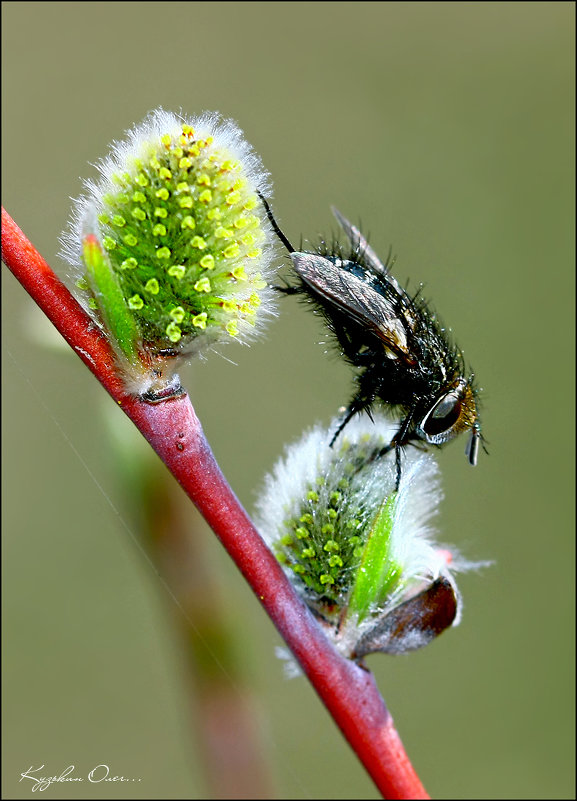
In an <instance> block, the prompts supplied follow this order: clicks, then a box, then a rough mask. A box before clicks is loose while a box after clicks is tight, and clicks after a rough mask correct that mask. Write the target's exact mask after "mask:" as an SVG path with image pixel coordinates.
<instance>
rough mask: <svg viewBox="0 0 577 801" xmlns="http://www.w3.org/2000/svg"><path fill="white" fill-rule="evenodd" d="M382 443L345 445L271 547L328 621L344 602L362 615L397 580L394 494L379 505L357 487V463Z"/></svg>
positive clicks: (359, 481)
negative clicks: (393, 545) (393, 546)
mask: <svg viewBox="0 0 577 801" xmlns="http://www.w3.org/2000/svg"><path fill="white" fill-rule="evenodd" d="M380 447H381V445H380V444H379V445H378V447H377V448H375V441H374V440H372V441H371V440H368V441H365V442H359V443H356V444H354V445H351V444H349V443H345V444H344V445H342V446H341V449H340V453H338V463H336V469H333V470H331V469H329V470H328V471H327V472H326V473H325V474H323V475H322V476H318V477H317V479H316V480H315V481H314V482H313V484H311V486H310V487H309V488H308V489H306V490H305V493H304V498H303V501H302V503H301V506H300V509H299V510H298V513H297V514H296V515H295V517H293V518H290V519H287V520H286V521H285V524H284V526H285V531H284V533H283V534H282V535H281V537H280V538H279V539H278V540H277V542H276V544H275V547H274V550H275V553H276V556H277V558H278V559H279V561H280V562H281V564H283V565H284V566H285V567H287V568H289V569H291V570H292V571H293V572H294V573H295V576H296V581H297V582H299V583H302V585H304V587H303V588H304V589H305V590H306V595H307V600H308V602H309V603H310V605H311V606H313V607H314V608H316V609H317V611H319V612H320V613H321V614H322V615H323V617H325V618H326V619H335V620H336V619H337V618H339V617H340V616H341V614H342V612H343V610H344V609H345V608H347V614H349V613H350V614H354V615H356V616H357V617H358V618H359V619H362V618H363V617H364V616H366V615H367V614H368V613H369V612H370V611H371V610H374V609H375V608H376V607H377V606H378V605H382V603H383V602H386V599H387V597H388V596H389V594H390V593H391V592H393V591H394V589H396V587H397V586H398V584H399V582H400V578H401V569H400V566H399V565H398V564H397V563H396V562H395V561H394V560H393V559H392V557H391V534H392V526H393V519H394V518H393V514H394V509H395V503H396V497H397V496H396V493H394V492H393V493H391V494H390V495H389V496H388V497H387V498H385V499H384V500H382V502H381V503H380V504H379V502H378V501H375V500H374V499H373V498H372V497H371V496H370V495H367V494H366V493H364V492H363V491H362V487H363V481H364V477H363V470H362V466H363V464H366V465H368V466H369V469H370V465H371V462H372V458H373V457H374V454H375V452H377V451H378V449H380ZM336 457H337V455H335V458H336Z"/></svg>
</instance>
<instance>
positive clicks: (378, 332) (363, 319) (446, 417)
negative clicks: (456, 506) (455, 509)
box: [260, 195, 484, 489]
mask: <svg viewBox="0 0 577 801" xmlns="http://www.w3.org/2000/svg"><path fill="white" fill-rule="evenodd" d="M260 198H261V200H262V203H263V205H264V208H265V210H266V213H267V215H268V218H269V221H270V223H271V225H272V227H273V229H274V231H275V233H276V235H277V236H278V238H279V239H280V241H281V242H282V243H283V245H284V246H285V247H286V249H287V250H288V252H289V254H290V257H291V260H292V265H293V268H294V270H295V272H296V275H297V278H298V283H297V284H296V285H287V286H285V287H277V289H278V290H279V291H281V292H283V293H285V294H291V295H300V296H303V297H306V298H307V299H308V300H310V301H312V303H313V304H314V306H315V307H316V308H317V309H318V310H319V311H320V312H321V313H322V314H323V316H324V319H325V321H326V323H327V326H328V328H329V330H330V331H331V332H332V333H333V335H334V337H335V340H336V342H337V344H338V347H339V350H340V352H341V353H342V355H343V356H344V358H345V359H346V360H347V361H348V362H349V363H350V364H351V365H352V366H353V367H354V368H356V370H357V375H356V379H355V380H356V385H357V386H356V392H355V394H354V396H353V398H352V400H351V402H350V403H349V405H348V407H347V409H346V412H345V414H344V416H343V418H342V420H341V422H340V425H339V427H338V428H337V430H336V432H335V434H334V436H333V438H332V440H331V443H330V444H331V445H333V444H334V442H335V440H336V438H337V437H338V435H339V434H340V433H341V431H342V430H343V429H344V428H345V426H346V425H347V423H348V422H349V421H350V420H351V418H352V417H353V416H354V415H355V414H358V413H359V412H363V411H364V412H367V413H368V414H369V415H370V413H371V409H372V407H373V405H374V404H375V403H376V402H380V403H381V404H383V405H384V407H385V408H386V409H387V410H388V411H389V412H390V413H392V414H396V415H400V424H399V429H398V431H397V433H396V434H395V436H394V438H393V440H392V442H391V443H390V445H388V446H386V447H385V448H383V450H382V451H381V453H385V452H387V451H390V450H391V449H392V448H394V449H395V458H396V466H397V489H398V487H399V482H400V478H401V452H402V448H403V447H404V446H405V445H408V444H415V445H417V444H418V443H419V441H420V442H422V443H427V444H429V445H435V446H438V447H440V446H442V445H444V444H445V443H446V442H448V441H449V440H451V439H453V438H454V437H456V436H457V434H459V433H460V432H462V431H469V440H468V444H467V448H466V451H465V453H466V455H467V457H468V459H469V462H470V463H471V464H473V465H474V464H476V462H477V453H478V450H479V445H480V444H481V445H482V446H483V448H484V444H483V438H482V435H481V426H480V422H479V417H478V410H477V407H478V401H477V396H478V389H477V388H476V386H475V383H474V377H473V375H472V374H470V375H469V376H468V377H466V370H465V362H464V359H463V355H462V353H461V351H460V350H459V348H457V347H456V346H455V345H454V344H453V343H452V342H451V341H450V340H449V338H448V337H447V334H446V331H445V329H444V328H443V327H442V326H441V325H440V323H439V321H438V319H437V317H436V315H435V314H433V312H432V311H431V310H430V308H429V306H428V304H427V302H426V301H425V300H424V298H423V297H422V296H421V294H420V291H418V292H417V293H416V294H414V295H413V296H410V295H409V294H408V293H407V291H406V290H405V289H404V288H403V287H401V286H400V284H399V283H398V281H397V280H396V279H395V278H394V276H393V275H391V272H390V270H391V267H392V266H393V264H394V259H391V254H390V252H389V256H388V258H387V260H386V261H385V262H384V263H383V262H382V261H381V260H380V259H379V257H378V256H377V254H376V253H375V252H374V250H373V249H372V248H371V247H370V246H369V244H368V242H367V240H366V239H365V237H364V236H363V235H362V234H361V232H360V230H359V229H358V228H357V227H356V226H354V225H352V224H351V223H350V222H349V221H348V220H347V219H346V218H345V217H343V215H342V214H341V213H340V212H339V211H337V209H335V208H333V209H332V211H333V214H334V215H335V217H336V219H337V221H338V223H339V225H340V226H341V228H342V229H343V231H344V233H345V234H346V236H347V239H348V241H349V245H348V249H347V250H345V249H344V248H342V246H341V245H340V244H339V243H338V242H334V243H333V245H332V246H331V247H330V248H328V247H327V246H326V244H323V245H322V246H321V248H319V249H318V251H317V252H315V253H309V252H304V251H296V250H295V248H293V246H292V245H291V243H290V241H289V240H288V239H287V237H286V236H285V235H284V233H283V232H282V231H281V229H280V228H279V226H278V223H277V222H276V220H275V219H274V216H273V214H272V211H271V209H270V207H269V205H268V203H267V201H266V200H265V198H264V197H263V196H262V195H260Z"/></svg>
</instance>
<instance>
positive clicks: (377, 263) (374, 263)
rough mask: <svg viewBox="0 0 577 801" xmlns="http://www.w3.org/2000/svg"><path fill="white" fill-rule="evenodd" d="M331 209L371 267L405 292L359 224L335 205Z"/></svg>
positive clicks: (399, 291) (352, 243)
mask: <svg viewBox="0 0 577 801" xmlns="http://www.w3.org/2000/svg"><path fill="white" fill-rule="evenodd" d="M331 211H332V213H333V214H334V215H335V217H336V219H337V222H338V224H339V225H340V226H341V228H342V229H343V231H344V232H345V234H346V235H347V237H348V239H349V242H350V243H351V245H352V246H353V249H354V250H356V251H358V252H359V253H360V254H361V255H362V257H363V259H364V261H365V262H366V263H367V264H368V265H369V267H370V268H371V269H372V270H374V272H375V273H378V274H379V275H382V276H383V278H385V279H386V280H387V281H388V282H389V283H390V284H391V285H392V286H393V288H394V289H395V291H396V292H398V293H399V294H400V295H402V294H404V290H403V289H402V287H401V286H400V284H399V283H398V282H397V280H396V278H394V277H393V276H392V275H391V273H390V272H389V269H388V267H387V266H386V265H385V264H383V262H382V261H381V260H380V258H379V257H378V256H377V254H376V253H375V251H374V250H373V249H372V247H371V246H370V245H369V243H368V242H367V240H366V238H365V237H364V236H363V235H362V234H361V232H360V230H359V229H358V228H357V226H356V225H353V224H352V223H351V222H349V220H347V218H346V217H345V216H344V215H343V214H341V213H340V211H339V210H338V209H337V208H335V207H334V206H331Z"/></svg>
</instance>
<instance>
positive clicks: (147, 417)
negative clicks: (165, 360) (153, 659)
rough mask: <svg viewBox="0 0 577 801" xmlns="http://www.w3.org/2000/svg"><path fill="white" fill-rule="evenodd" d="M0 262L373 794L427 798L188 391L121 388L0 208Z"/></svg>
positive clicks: (54, 281) (96, 343) (99, 343)
mask: <svg viewBox="0 0 577 801" xmlns="http://www.w3.org/2000/svg"><path fill="white" fill-rule="evenodd" d="M2 259H3V261H4V262H5V263H6V265H7V266H8V267H9V268H10V270H11V271H12V272H13V273H14V275H15V276H16V278H17V279H18V280H19V281H20V283H21V284H22V285H23V287H24V288H25V289H26V291H27V292H28V293H29V294H30V295H31V297H32V298H33V299H34V300H35V301H36V303H37V304H38V306H40V308H41V309H42V310H43V311H44V313H45V314H46V315H47V317H48V318H49V319H50V320H51V322H52V323H53V324H54V325H55V326H56V328H57V329H58V331H60V333H61V334H62V335H63V336H64V338H65V339H66V341H67V342H68V343H69V344H70V346H71V347H72V348H73V349H74V351H75V352H76V353H77V354H78V356H80V358H81V359H82V361H83V362H84V363H85V364H86V366H87V367H88V368H89V369H90V370H91V371H92V372H93V373H94V375H95V376H96V378H97V379H98V380H99V381H100V383H101V384H102V385H103V386H104V387H105V389H106V390H107V391H108V392H109V394H110V395H111V396H112V397H113V398H114V400H115V401H116V403H118V404H119V405H120V406H121V407H122V409H123V411H124V412H125V414H126V415H127V416H128V417H130V419H131V420H132V421H133V423H134V424H135V425H136V427H137V428H138V429H139V431H140V432H141V433H142V434H143V436H144V437H145V438H146V439H147V440H148V442H149V443H150V445H151V446H152V447H153V448H154V450H155V451H156V453H157V454H158V455H159V456H160V458H161V459H162V460H163V462H164V463H165V464H166V466H167V467H168V469H169V470H170V471H171V473H172V474H173V475H174V477H175V478H176V479H177V481H179V483H180V484H181V486H182V487H183V489H184V490H185V492H186V493H187V494H188V496H189V497H190V498H191V500H192V501H193V502H194V503H195V504H196V506H197V507H198V509H199V511H200V512H201V514H202V515H203V516H204V518H205V520H206V521H207V523H208V524H209V526H210V527H211V528H212V530H213V531H214V532H215V534H216V535H217V537H218V538H219V539H220V541H221V543H222V544H223V545H224V547H225V548H226V550H227V551H228V553H229V554H230V556H231V558H232V559H233V560H234V562H235V564H236V565H237V567H238V569H239V570H240V571H241V573H242V574H243V576H244V577H245V578H246V580H247V581H248V583H249V584H250V586H251V588H252V590H253V592H254V593H255V595H256V596H257V598H258V600H259V601H260V602H261V604H262V605H263V607H264V608H265V610H266V612H267V614H268V615H269V617H270V618H271V620H272V621H273V623H274V625H275V626H276V628H277V629H278V631H279V632H280V634H281V635H282V637H283V638H284V640H285V641H286V643H287V645H288V646H289V648H290V649H291V651H292V652H293V654H294V656H295V657H296V659H297V660H298V662H299V664H300V665H301V667H302V669H303V671H304V672H305V673H306V675H307V676H308V678H309V680H310V682H311V683H312V685H313V687H314V688H315V690H316V691H317V693H318V695H319V696H320V698H321V699H322V701H323V703H324V704H325V705H326V707H327V709H328V710H329V712H330V714H331V715H332V716H333V718H334V720H335V721H336V723H337V724H338V726H339V727H340V729H341V731H342V732H343V734H344V736H345V737H346V738H347V740H348V741H349V743H350V745H351V747H352V748H353V750H354V751H355V753H356V754H357V756H358V757H359V759H360V760H361V762H362V763H363V765H364V766H365V768H366V770H367V771H368V773H369V775H370V776H371V778H372V779H373V781H374V782H375V784H376V785H377V787H378V788H379V790H380V791H381V793H382V794H383V796H384V797H385V798H390V799H393V798H398V799H402V798H404V799H423V798H428V797H429V796H428V795H427V793H426V792H425V790H424V788H423V786H422V784H421V782H420V781H419V778H418V776H417V775H416V773H415V771H414V769H413V767H412V765H411V763H410V761H409V759H408V757H407V755H406V753H405V750H404V748H403V745H402V743H401V740H400V737H399V735H398V733H397V731H396V729H395V727H394V724H393V720H392V717H391V715H390V714H389V712H388V710H387V708H386V706H385V704H384V701H383V699H382V697H381V695H380V693H379V690H378V688H377V685H376V683H375V680H374V677H373V675H372V673H370V672H369V671H368V670H366V669H365V668H362V667H360V666H359V665H357V664H356V663H354V662H352V661H351V660H348V659H345V658H344V657H342V656H340V655H339V654H338V653H337V651H336V650H335V648H334V647H333V646H332V644H331V643H330V642H329V641H328V640H327V638H326V637H325V635H324V634H323V632H322V631H321V629H320V627H319V626H318V625H317V623H316V621H315V620H314V618H313V617H312V615H311V614H310V612H309V611H308V609H307V608H306V607H305V606H304V605H303V603H302V602H301V600H300V599H299V597H298V596H297V595H296V593H295V592H294V590H293V588H292V586H291V584H290V583H289V581H288V580H287V578H286V577H285V575H284V573H283V571H282V569H281V568H280V566H279V564H278V562H277V560H276V559H275V557H274V556H273V554H272V553H271V551H270V550H269V548H268V547H267V545H266V544H265V543H264V541H263V540H262V539H261V537H260V535H259V533H258V532H257V531H256V529H255V528H254V526H253V524H252V522H251V520H250V518H249V517H248V515H247V513H246V512H245V511H244V509H243V508H242V506H241V504H240V503H239V501H238V499H237V498H236V496H235V495H234V493H233V492H232V490H231V488H230V487H229V485H228V483H227V482H226V479H225V478H224V476H223V474H222V473H221V471H220V468H219V467H218V465H217V463H216V461H215V459H214V456H213V454H212V451H211V449H210V447H209V445H208V443H207V441H206V439H205V437H204V433H203V431H202V427H201V425H200V422H199V420H198V418H197V417H196V414H195V412H194V409H193V408H192V405H191V403H190V399H189V397H188V395H183V396H181V397H178V398H173V399H170V400H167V401H164V402H162V403H157V404H154V405H151V404H148V403H145V402H143V401H141V400H140V399H139V398H138V397H135V396H132V395H127V394H126V392H125V391H124V388H123V385H122V382H121V380H120V378H119V377H118V374H117V371H116V368H115V363H114V356H113V353H112V350H111V348H110V347H109V345H108V343H107V341H106V340H105V338H104V337H103V336H102V334H101V333H100V332H99V330H98V329H97V328H96V327H95V326H94V325H93V323H92V322H91V320H90V318H89V317H88V316H87V314H86V313H85V311H84V310H83V309H82V307H81V306H80V305H79V304H78V303H77V301H76V300H75V299H74V298H73V297H72V295H71V294H70V292H69V291H68V289H66V287H65V286H64V285H63V284H62V283H61V282H60V280H59V279H58V278H57V277H56V275H55V274H54V272H53V271H52V270H51V269H50V267H49V266H48V264H47V263H46V262H45V261H44V259H43V258H42V256H41V255H40V254H39V253H38V252H37V251H36V250H35V248H34V247H33V245H32V244H31V243H30V242H29V241H28V239H27V238H26V237H25V235H24V234H23V233H22V231H21V230H20V229H19V228H18V226H17V225H16V224H15V223H14V221H13V220H12V218H11V217H10V216H9V215H8V214H7V213H6V211H5V210H4V209H2Z"/></svg>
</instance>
